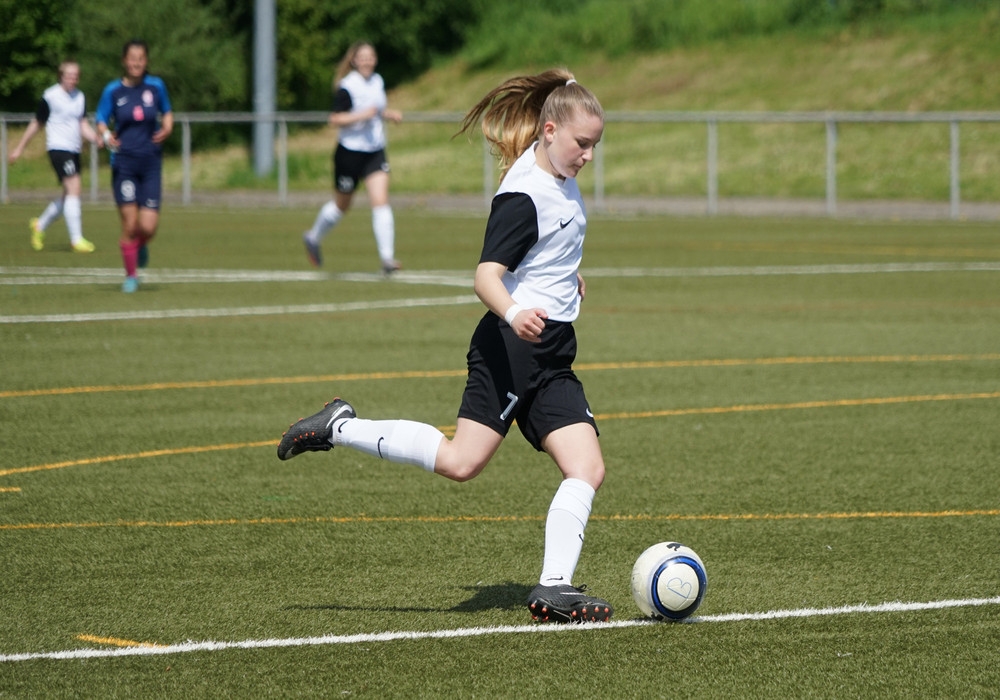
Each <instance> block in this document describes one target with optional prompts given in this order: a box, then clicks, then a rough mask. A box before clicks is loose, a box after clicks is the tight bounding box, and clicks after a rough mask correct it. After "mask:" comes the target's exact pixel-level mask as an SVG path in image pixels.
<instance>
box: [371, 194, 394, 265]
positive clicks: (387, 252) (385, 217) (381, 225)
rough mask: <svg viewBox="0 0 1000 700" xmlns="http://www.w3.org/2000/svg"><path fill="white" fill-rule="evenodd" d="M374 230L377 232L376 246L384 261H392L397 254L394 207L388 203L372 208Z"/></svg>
mask: <svg viewBox="0 0 1000 700" xmlns="http://www.w3.org/2000/svg"><path fill="white" fill-rule="evenodd" d="M372 231H374V232H375V246H376V247H377V248H378V256H379V257H380V258H381V259H382V262H392V260H393V259H395V256H396V247H395V246H396V224H395V220H394V219H393V216H392V207H390V206H389V205H388V204H383V205H382V206H378V207H374V208H373V209H372Z"/></svg>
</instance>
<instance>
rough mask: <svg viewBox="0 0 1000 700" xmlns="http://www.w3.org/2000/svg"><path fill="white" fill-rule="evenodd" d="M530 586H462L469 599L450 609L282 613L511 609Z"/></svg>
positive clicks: (318, 607)
mask: <svg viewBox="0 0 1000 700" xmlns="http://www.w3.org/2000/svg"><path fill="white" fill-rule="evenodd" d="M531 589H532V586H526V585H524V584H521V583H510V582H507V583H498V584H494V585H487V586H463V587H462V590H466V591H471V592H472V596H471V597H470V598H469V599H468V600H464V601H462V602H461V603H459V604H458V605H455V606H452V607H450V608H431V607H410V606H407V607H402V606H395V605H392V606H387V605H371V606H367V605H286V606H285V607H284V608H282V610H346V611H366V612H464V613H475V612H483V611H485V610H514V609H516V608H520V607H522V606H523V605H525V601H526V600H527V599H528V594H529V593H531Z"/></svg>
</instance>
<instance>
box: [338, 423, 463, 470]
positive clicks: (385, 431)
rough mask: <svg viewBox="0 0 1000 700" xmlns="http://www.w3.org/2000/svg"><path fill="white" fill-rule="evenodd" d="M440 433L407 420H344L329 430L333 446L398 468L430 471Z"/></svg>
mask: <svg viewBox="0 0 1000 700" xmlns="http://www.w3.org/2000/svg"><path fill="white" fill-rule="evenodd" d="M443 439H444V433H442V432H441V431H440V430H438V429H437V428H435V427H433V426H430V425H427V424H426V423H417V422H415V421H411V420H367V419H365V418H348V419H347V420H345V421H342V422H340V423H337V424H336V425H335V426H334V429H333V444H334V445H344V446H345V447H353V448H354V449H355V450H359V451H361V452H364V453H365V454H369V455H372V456H373V457H378V458H379V459H387V460H389V461H390V462H396V463H398V464H414V465H416V466H418V467H423V468H424V469H426V470H427V471H429V472H433V471H434V461H435V459H437V452H438V447H440V446H441V440H443Z"/></svg>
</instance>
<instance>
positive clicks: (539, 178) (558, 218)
mask: <svg viewBox="0 0 1000 700" xmlns="http://www.w3.org/2000/svg"><path fill="white" fill-rule="evenodd" d="M536 146H537V144H532V145H531V147H530V148H528V150H526V151H525V152H524V153H523V154H522V155H521V157H520V158H518V159H517V161H515V163H514V165H513V166H512V167H511V169H510V170H509V171H508V172H507V175H506V177H504V180H503V182H502V183H501V184H500V188H499V189H498V190H497V193H496V195H495V196H494V198H493V206H492V209H491V211H490V218H489V221H488V222H487V224H486V236H485V241H484V243H483V252H482V256H481V257H480V260H479V262H481V263H482V262H497V263H501V264H502V265H504V266H506V267H507V272H505V273H504V275H503V284H504V287H506V289H507V291H508V292H509V293H510V295H511V297H513V299H514V301H515V302H517V303H518V304H520V305H521V306H523V307H525V308H528V309H530V308H535V307H537V308H541V309H544V310H545V311H546V313H548V315H549V319H550V320H552V321H564V322H572V321H574V320H576V317H577V316H578V315H579V313H580V294H579V284H578V281H577V272H578V270H579V269H580V261H581V260H582V258H583V238H584V235H585V233H586V230H587V216H586V213H585V211H584V207H583V198H582V197H581V196H580V188H579V187H578V186H577V184H576V179H575V178H565V179H563V178H558V177H556V176H555V175H551V174H550V173H547V172H545V171H544V170H542V169H541V168H540V167H539V166H538V164H537V163H536V162H535V148H536Z"/></svg>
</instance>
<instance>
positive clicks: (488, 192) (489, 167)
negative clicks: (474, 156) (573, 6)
mask: <svg viewBox="0 0 1000 700" xmlns="http://www.w3.org/2000/svg"><path fill="white" fill-rule="evenodd" d="M483 200H484V201H485V202H486V209H487V210H489V208H490V203H491V202H492V201H493V154H492V153H490V142H489V141H487V140H486V138H485V137H484V138H483Z"/></svg>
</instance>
